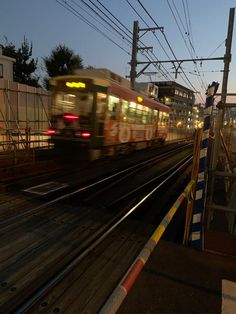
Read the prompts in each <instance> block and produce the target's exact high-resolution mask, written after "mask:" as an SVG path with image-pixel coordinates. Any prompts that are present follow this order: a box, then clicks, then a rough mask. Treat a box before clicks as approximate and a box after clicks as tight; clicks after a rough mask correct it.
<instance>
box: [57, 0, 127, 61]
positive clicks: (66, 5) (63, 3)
mask: <svg viewBox="0 0 236 314" xmlns="http://www.w3.org/2000/svg"><path fill="white" fill-rule="evenodd" d="M56 2H57V3H58V4H60V5H61V6H62V7H64V8H65V9H66V10H67V11H69V12H71V13H72V14H73V15H75V16H76V17H77V18H79V19H81V20H82V21H83V22H84V23H86V24H87V25H88V26H90V27H91V28H92V29H94V30H95V31H96V32H98V33H99V34H101V35H102V36H104V37H105V38H106V39H108V40H109V41H110V42H112V43H113V44H114V45H116V46H117V47H119V48H120V49H121V50H123V51H124V52H126V53H127V54H128V55H130V52H128V51H127V50H125V49H124V48H123V47H121V46H120V45H119V44H118V43H117V42H115V41H114V40H113V39H111V38H110V37H109V36H108V35H107V34H105V33H104V32H103V31H101V30H100V29H99V28H98V27H97V26H96V25H94V24H93V23H92V22H90V21H89V20H88V19H86V18H85V17H84V16H83V15H82V14H80V13H79V12H78V11H77V10H76V9H75V8H74V7H72V6H71V5H70V4H69V3H68V2H67V1H66V0H56Z"/></svg>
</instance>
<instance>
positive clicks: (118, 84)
mask: <svg viewBox="0 0 236 314" xmlns="http://www.w3.org/2000/svg"><path fill="white" fill-rule="evenodd" d="M115 75H116V74H115V73H113V72H111V71H109V70H107V69H79V70H76V71H75V74H71V75H63V76H57V77H54V78H53V79H52V80H51V81H50V82H51V84H52V85H55V84H56V81H60V80H67V79H68V80H71V78H78V79H82V78H84V79H86V78H87V79H92V80H93V82H94V84H96V85H100V86H105V87H108V88H109V89H110V91H111V92H112V93H113V94H114V95H117V96H119V97H123V98H124V99H127V100H128V101H133V102H136V103H137V97H142V99H143V102H142V103H145V105H147V106H148V107H150V108H156V109H161V110H162V111H164V112H167V113H168V112H169V111H170V108H169V107H168V106H166V105H164V104H162V103H160V102H158V101H156V100H154V99H152V98H149V97H148V96H147V95H146V94H143V93H141V92H138V91H136V90H132V89H130V88H129V86H130V82H129V81H128V80H126V79H124V78H122V77H121V76H119V75H116V76H115ZM127 82H128V83H127ZM140 104H141V103H140Z"/></svg>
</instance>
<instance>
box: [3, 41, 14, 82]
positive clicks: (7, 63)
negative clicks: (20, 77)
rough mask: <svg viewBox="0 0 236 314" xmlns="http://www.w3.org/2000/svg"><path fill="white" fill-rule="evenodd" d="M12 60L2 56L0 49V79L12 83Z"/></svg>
mask: <svg viewBox="0 0 236 314" xmlns="http://www.w3.org/2000/svg"><path fill="white" fill-rule="evenodd" d="M15 61H16V59H14V58H10V57H7V56H3V54H2V47H0V79H1V78H2V79H5V80H9V81H13V64H14V62H15Z"/></svg>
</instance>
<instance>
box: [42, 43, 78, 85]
mask: <svg viewBox="0 0 236 314" xmlns="http://www.w3.org/2000/svg"><path fill="white" fill-rule="evenodd" d="M43 61H44V64H45V67H46V71H47V75H48V77H47V78H46V79H45V83H46V86H47V87H48V81H49V79H50V78H52V77H54V76H58V75H67V74H73V71H74V70H75V69H81V68H83V60H82V58H81V57H80V56H79V55H76V54H75V53H74V51H73V50H71V49H69V48H68V47H66V46H65V45H58V46H57V47H56V48H54V49H53V50H52V52H51V54H50V56H49V57H46V58H43Z"/></svg>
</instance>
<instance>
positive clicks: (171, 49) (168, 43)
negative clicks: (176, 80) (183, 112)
mask: <svg viewBox="0 0 236 314" xmlns="http://www.w3.org/2000/svg"><path fill="white" fill-rule="evenodd" d="M137 2H138V3H139V5H140V6H141V7H142V9H143V10H144V11H145V13H146V14H147V15H148V16H149V18H150V19H151V20H152V21H153V23H154V24H155V25H156V26H157V27H159V25H158V24H157V22H156V21H155V20H154V18H153V17H152V16H151V14H150V13H149V12H148V10H147V9H146V8H145V6H144V5H143V4H142V3H141V1H140V0H137ZM161 34H162V35H163V37H164V40H165V41H166V43H167V45H168V47H169V49H170V51H171V53H172V55H173V56H174V58H175V60H176V62H177V63H178V66H179V68H180V69H181V71H182V73H180V76H181V78H182V79H183V80H184V82H185V83H186V84H187V85H188V86H191V87H190V88H191V89H193V91H194V92H195V93H198V91H197V90H196V88H195V86H194V85H193V84H192V83H191V81H190V80H189V78H188V77H187V75H186V73H185V72H184V71H183V68H182V66H181V64H180V63H179V62H178V59H177V57H176V55H175V53H174V50H173V48H172V47H171V45H170V42H169V41H168V39H167V36H166V35H165V33H164V31H163V32H161ZM181 74H183V76H184V78H183V76H182V75H181ZM200 98H201V100H202V101H203V102H204V99H203V97H202V95H201V94H200Z"/></svg>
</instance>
